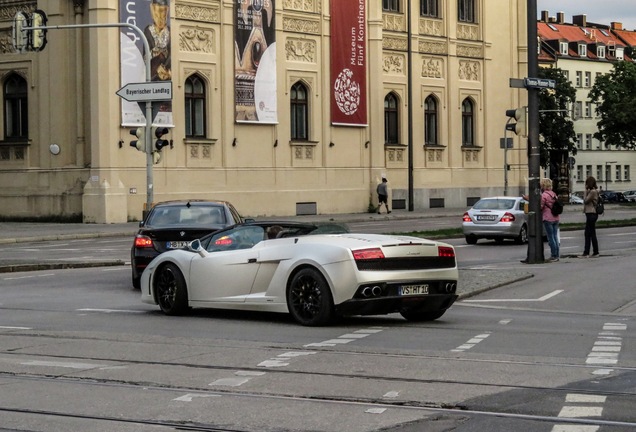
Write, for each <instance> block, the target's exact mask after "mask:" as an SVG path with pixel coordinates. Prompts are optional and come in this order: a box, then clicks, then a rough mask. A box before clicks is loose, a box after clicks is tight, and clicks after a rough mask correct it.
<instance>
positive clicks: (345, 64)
mask: <svg viewBox="0 0 636 432" xmlns="http://www.w3.org/2000/svg"><path fill="white" fill-rule="evenodd" d="M331 122H332V123H333V124H335V125H338V124H339V125H346V126H366V125H367V20H366V0H347V1H343V0H331Z"/></svg>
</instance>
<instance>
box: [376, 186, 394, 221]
mask: <svg viewBox="0 0 636 432" xmlns="http://www.w3.org/2000/svg"><path fill="white" fill-rule="evenodd" d="M377 192H378V201H379V204H378V214H380V210H382V204H384V206H385V207H386V212H387V214H388V213H391V209H390V208H389V203H388V199H389V188H388V184H387V182H386V178H384V177H382V183H380V184H379V185H378V188H377Z"/></svg>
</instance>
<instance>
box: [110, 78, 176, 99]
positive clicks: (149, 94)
mask: <svg viewBox="0 0 636 432" xmlns="http://www.w3.org/2000/svg"><path fill="white" fill-rule="evenodd" d="M117 96H119V97H120V98H122V99H124V100H127V101H128V102H148V101H165V100H172V81H150V82H142V83H128V84H126V85H125V86H123V87H122V88H120V89H119V90H117Z"/></svg>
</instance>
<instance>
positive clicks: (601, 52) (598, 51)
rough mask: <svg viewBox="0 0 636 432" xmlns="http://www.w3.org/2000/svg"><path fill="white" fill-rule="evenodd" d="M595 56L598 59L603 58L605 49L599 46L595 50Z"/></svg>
mask: <svg viewBox="0 0 636 432" xmlns="http://www.w3.org/2000/svg"><path fill="white" fill-rule="evenodd" d="M596 56H597V57H598V58H601V59H602V58H605V47H604V46H600V47H597V48H596Z"/></svg>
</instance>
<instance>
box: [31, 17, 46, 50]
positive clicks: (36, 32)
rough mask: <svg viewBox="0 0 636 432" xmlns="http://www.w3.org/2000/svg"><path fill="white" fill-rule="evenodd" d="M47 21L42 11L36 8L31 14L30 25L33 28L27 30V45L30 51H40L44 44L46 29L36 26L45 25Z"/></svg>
mask: <svg viewBox="0 0 636 432" xmlns="http://www.w3.org/2000/svg"><path fill="white" fill-rule="evenodd" d="M47 21H48V18H47V17H46V14H45V13H44V11H41V10H39V9H37V10H35V11H33V14H31V27H34V28H33V29H32V30H29V35H30V37H29V39H30V40H29V45H30V47H31V50H32V51H42V50H43V49H44V47H45V46H46V29H41V28H38V27H44V26H46V22H47Z"/></svg>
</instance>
